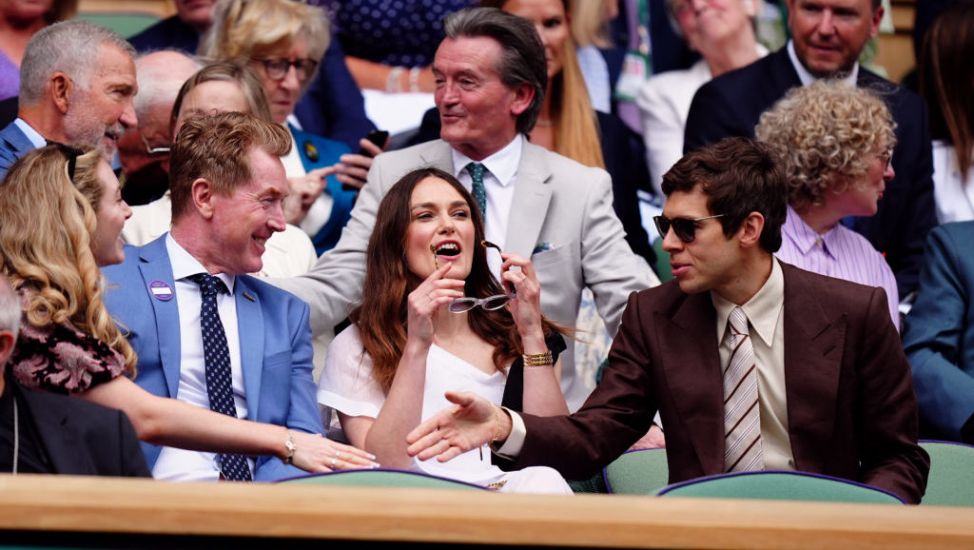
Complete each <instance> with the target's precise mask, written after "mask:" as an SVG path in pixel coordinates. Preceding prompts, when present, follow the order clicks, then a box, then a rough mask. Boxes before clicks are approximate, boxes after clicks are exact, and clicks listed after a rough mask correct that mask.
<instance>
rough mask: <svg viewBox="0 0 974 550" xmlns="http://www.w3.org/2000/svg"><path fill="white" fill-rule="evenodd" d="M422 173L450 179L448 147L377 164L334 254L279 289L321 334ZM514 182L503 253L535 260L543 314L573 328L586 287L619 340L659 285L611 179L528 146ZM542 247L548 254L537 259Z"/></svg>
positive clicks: (352, 295) (348, 299) (341, 309)
mask: <svg viewBox="0 0 974 550" xmlns="http://www.w3.org/2000/svg"><path fill="white" fill-rule="evenodd" d="M424 166H435V167H437V168H440V169H442V170H445V171H447V172H450V173H454V169H453V158H452V156H451V148H450V145H449V144H447V143H446V142H444V141H442V140H435V141H431V142H427V143H422V144H419V145H416V146H413V147H409V148H407V149H402V150H399V151H392V152H389V153H383V154H381V155H379V156H378V157H376V159H375V162H374V163H373V164H372V168H371V170H370V171H369V177H368V184H367V185H366V186H365V187H364V188H363V189H362V193H361V194H360V195H359V198H358V202H357V203H356V205H355V208H354V209H353V210H352V219H351V220H350V221H349V222H348V225H347V226H346V227H345V230H344V232H343V233H342V237H341V240H340V241H339V242H338V245H337V246H336V247H335V248H334V249H332V250H330V251H329V252H326V253H325V254H324V255H322V256H321V258H320V259H319V260H318V263H317V264H316V265H315V267H314V269H312V270H311V272H309V273H308V274H306V275H303V276H301V277H297V278H293V279H280V280H276V281H274V284H277V285H279V286H281V287H282V288H284V289H286V290H289V291H291V292H292V293H294V294H296V295H298V296H299V297H301V298H302V299H304V300H306V301H307V302H308V303H309V304H310V305H311V325H312V329H313V331H314V332H315V334H318V333H319V332H322V331H332V330H334V327H335V325H336V324H337V323H339V322H340V321H341V320H342V319H344V318H345V317H346V316H347V315H348V313H349V311H350V310H351V309H352V307H354V305H356V304H357V303H358V302H359V301H360V300H361V294H362V282H363V280H364V278H365V250H366V248H367V246H368V241H369V237H370V235H371V234H372V227H373V225H374V224H375V214H376V211H377V209H378V206H379V202H380V201H381V200H382V197H384V196H385V194H386V192H387V191H388V190H389V189H390V188H391V187H392V186H393V185H394V184H395V183H396V182H397V181H398V180H399V179H400V178H401V177H402V176H403V175H405V174H406V173H407V172H409V171H411V170H414V169H416V168H421V167H424ZM515 177H516V180H515V184H514V185H515V190H514V201H513V204H512V212H511V214H510V221H509V222H508V227H507V242H506V243H505V245H504V249H505V251H508V252H513V253H515V254H518V255H520V256H524V257H526V258H527V257H530V258H531V260H532V262H533V263H534V267H535V269H536V271H537V273H538V280H539V281H540V283H541V289H542V292H541V308H542V310H543V311H544V314H545V315H546V316H548V317H549V318H551V319H552V320H554V321H556V322H558V323H561V324H564V325H567V326H574V324H575V318H576V317H577V316H578V303H579V299H580V297H581V294H582V289H583V288H585V287H588V288H590V289H591V290H592V293H593V294H594V296H595V301H596V306H597V308H598V311H599V314H600V315H601V316H602V318H603V319H605V322H606V324H607V326H608V328H609V331H610V333H612V334H615V331H616V328H618V326H619V319H620V317H621V316H622V311H623V309H624V308H625V306H626V300H627V298H628V296H629V294H630V293H632V292H634V291H638V290H642V289H644V288H647V287H650V286H655V285H657V284H659V280H658V279H657V278H656V276H655V275H654V274H653V272H652V270H651V269H650V268H649V266H648V265H646V262H645V261H643V260H642V259H641V258H639V257H638V256H636V255H635V254H633V252H632V250H631V249H630V248H629V245H628V244H627V243H626V241H625V234H624V232H623V230H622V224H621V223H620V222H619V219H618V218H617V217H616V215H615V212H614V211H613V210H612V182H611V180H610V179H609V175H608V174H607V173H606V172H605V171H604V170H600V169H597V168H589V167H586V166H583V165H581V164H579V163H577V162H575V161H573V160H571V159H568V158H566V157H563V156H561V155H558V154H555V153H552V152H550V151H548V150H547V149H544V148H542V147H538V146H537V145H533V144H531V143H528V142H526V141H525V143H524V150H523V152H522V154H521V164H520V166H519V167H518V171H517V175H516V176H515ZM542 243H544V244H545V246H543V247H542V248H546V250H543V251H539V252H538V253H536V254H535V253H534V251H535V249H536V248H538V247H539V246H538V245H540V244H542ZM581 336H582V337H584V336H585V335H581ZM573 350H574V346H573V343H572V342H569V346H568V350H567V351H566V353H564V354H563V355H562V357H563V359H562V364H563V369H562V390H563V391H564V393H565V398H566V399H567V400H568V405H569V408H570V409H572V410H575V409H577V408H578V407H579V406H580V405H581V404H582V402H583V401H584V399H585V397H587V395H588V393H589V390H588V388H587V386H586V384H585V383H584V381H582V380H579V377H578V376H577V373H576V372H575V366H574V360H573Z"/></svg>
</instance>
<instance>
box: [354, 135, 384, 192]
mask: <svg viewBox="0 0 974 550" xmlns="http://www.w3.org/2000/svg"><path fill="white" fill-rule="evenodd" d="M365 139H367V140H369V141H370V142H372V144H373V145H375V146H376V147H379V148H380V149H381V148H382V147H385V145H386V140H387V139H389V132H388V131H387V130H372V131H371V132H369V133H368V135H366V136H365ZM358 154H360V155H365V156H367V157H371V156H372V153H370V152H368V151H366V150H365V148H364V147H362V148H360V149H359V150H358ZM342 189H343V190H345V191H356V189H355V187H352V186H351V185H348V184H347V183H343V184H342Z"/></svg>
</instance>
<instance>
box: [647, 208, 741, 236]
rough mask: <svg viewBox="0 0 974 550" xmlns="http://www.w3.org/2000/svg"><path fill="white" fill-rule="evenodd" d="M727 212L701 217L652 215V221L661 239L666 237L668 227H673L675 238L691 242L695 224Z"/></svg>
mask: <svg viewBox="0 0 974 550" xmlns="http://www.w3.org/2000/svg"><path fill="white" fill-rule="evenodd" d="M726 215H727V214H715V215H713V216H704V217H702V218H673V219H672V220H671V219H670V218H667V217H666V216H663V215H659V216H653V222H654V223H655V224H656V230H657V231H659V236H660V238H661V239H663V238H666V234H667V233H669V231H670V228H673V234H674V235H676V238H678V239H680V240H681V241H683V242H685V243H692V242H693V239H694V238H696V236H697V224H698V223H700V222H702V221H704V220H712V219H714V218H721V217H723V216H726Z"/></svg>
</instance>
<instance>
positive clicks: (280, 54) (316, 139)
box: [198, 0, 381, 254]
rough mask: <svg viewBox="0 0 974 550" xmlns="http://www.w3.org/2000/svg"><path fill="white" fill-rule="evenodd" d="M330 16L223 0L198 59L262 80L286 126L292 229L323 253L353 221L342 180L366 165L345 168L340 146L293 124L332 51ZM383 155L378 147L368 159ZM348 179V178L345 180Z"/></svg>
mask: <svg viewBox="0 0 974 550" xmlns="http://www.w3.org/2000/svg"><path fill="white" fill-rule="evenodd" d="M329 38H330V36H329V32H328V26H327V24H326V19H325V15H324V13H323V12H322V11H321V10H320V9H319V8H316V7H314V6H309V5H307V4H304V3H302V2H292V1H290V0H263V1H260V2H249V1H246V0H221V1H220V2H219V3H217V6H216V8H214V11H213V25H212V26H211V27H210V29H209V30H208V31H207V32H206V33H205V34H204V35H203V37H202V38H201V40H200V48H199V52H198V53H199V55H200V56H202V57H204V58H206V59H209V60H212V61H227V62H230V63H233V64H236V65H239V66H246V67H249V68H250V69H251V70H253V71H254V73H255V74H256V75H257V78H258V80H259V81H260V84H261V86H262V87H263V89H264V95H265V96H266V97H267V103H268V106H269V107H270V111H271V117H272V118H273V120H274V122H276V123H278V124H281V125H283V126H285V127H286V128H287V130H288V131H289V132H290V134H291V138H292V144H293V147H292V148H291V152H290V153H289V154H288V155H286V156H285V157H283V158H282V160H283V161H284V170H285V173H286V174H287V177H288V180H289V181H290V182H291V197H290V199H289V201H288V202H286V203H285V215H286V218H287V221H288V223H292V224H294V225H297V226H299V227H301V229H303V230H304V231H305V232H306V233H307V234H308V236H310V237H311V241H312V242H313V243H314V245H315V251H316V252H317V253H318V254H321V253H323V252H325V251H327V250H329V249H331V248H332V247H334V246H335V244H336V243H337V242H338V237H339V236H340V235H341V232H342V229H343V228H344V227H345V223H346V222H347V221H348V220H349V218H350V217H351V210H352V205H353V204H354V202H355V196H356V195H355V192H354V191H349V190H345V189H343V188H342V181H341V180H340V179H339V178H338V177H337V176H336V174H339V173H340V172H342V170H346V171H352V172H354V173H355V174H357V175H358V176H361V178H360V179H361V180H362V181H364V179H365V176H364V172H363V173H361V174H359V173H358V172H359V171H361V170H365V171H367V165H368V162H365V160H366V159H365V158H364V157H363V156H362V155H353V156H355V157H357V158H356V159H354V160H355V161H356V162H359V161H360V162H365V165H366V167H365V168H364V169H362V168H358V166H357V165H354V166H350V165H345V166H339V163H340V162H341V161H342V158H341V157H342V155H345V154H347V153H350V151H349V149H348V147H347V146H346V145H345V144H344V143H341V142H338V141H333V140H330V139H325V138H323V137H321V136H316V135H313V134H310V133H307V132H304V131H301V130H299V129H298V128H296V127H295V126H294V125H292V124H290V123H289V122H288V117H290V116H291V115H292V114H293V113H294V108H295V106H296V105H297V103H298V100H299V99H301V97H302V96H303V95H304V93H305V91H307V89H308V86H309V85H310V84H311V82H312V80H313V78H314V76H315V74H316V73H317V69H318V63H319V61H320V60H321V57H322V55H323V54H324V52H325V48H326V47H327V46H328V41H329ZM379 152H381V150H380V149H379V148H378V147H375V146H372V148H370V149H369V153H371V154H373V155H375V154H378V153H379ZM345 181H349V180H345Z"/></svg>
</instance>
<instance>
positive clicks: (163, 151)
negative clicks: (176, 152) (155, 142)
mask: <svg viewBox="0 0 974 550" xmlns="http://www.w3.org/2000/svg"><path fill="white" fill-rule="evenodd" d="M140 137H141V138H142V145H144V146H145V153H146V154H147V155H149V156H150V157H154V156H156V155H168V154H169V151H170V150H171V149H172V148H171V147H169V146H167V145H162V146H159V147H153V146H151V145H149V141H148V140H147V139H145V136H140Z"/></svg>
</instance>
